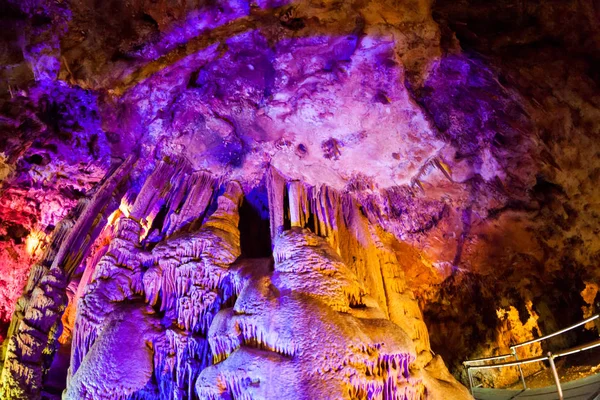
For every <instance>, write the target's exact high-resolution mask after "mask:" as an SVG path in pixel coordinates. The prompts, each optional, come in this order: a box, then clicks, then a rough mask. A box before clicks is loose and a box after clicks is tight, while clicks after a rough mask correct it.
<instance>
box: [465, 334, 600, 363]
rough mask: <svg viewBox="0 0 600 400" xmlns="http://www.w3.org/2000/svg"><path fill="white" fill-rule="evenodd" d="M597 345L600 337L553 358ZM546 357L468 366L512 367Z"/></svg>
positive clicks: (544, 359)
mask: <svg viewBox="0 0 600 400" xmlns="http://www.w3.org/2000/svg"><path fill="white" fill-rule="evenodd" d="M599 346H600V339H599V340H596V341H594V342H590V343H587V344H584V345H581V346H577V347H572V348H570V349H567V350H565V351H562V352H560V353H556V354H554V358H558V357H564V356H568V355H570V354H574V353H578V352H580V351H586V350H590V349H593V348H595V347H599ZM547 359H548V357H547V356H539V357H532V358H526V359H524V360H517V361H508V362H504V363H498V364H488V365H471V366H469V368H471V369H489V368H501V367H512V366H515V365H522V364H529V363H532V362H539V361H546V360H547Z"/></svg>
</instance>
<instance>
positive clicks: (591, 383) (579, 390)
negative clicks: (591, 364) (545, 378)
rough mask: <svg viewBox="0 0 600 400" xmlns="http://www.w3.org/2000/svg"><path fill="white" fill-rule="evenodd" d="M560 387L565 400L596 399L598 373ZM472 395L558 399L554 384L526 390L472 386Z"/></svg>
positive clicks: (481, 399)
mask: <svg viewBox="0 0 600 400" xmlns="http://www.w3.org/2000/svg"><path fill="white" fill-rule="evenodd" d="M562 388H563V396H564V399H565V400H596V399H598V398H600V374H595V375H591V376H588V377H586V378H582V379H578V380H576V381H571V382H567V383H565V384H563V385H562ZM473 396H474V397H475V399H477V400H509V399H531V400H556V399H558V394H557V393H556V389H555V387H554V385H552V386H547V387H543V388H536V389H527V390H514V389H486V388H474V389H473Z"/></svg>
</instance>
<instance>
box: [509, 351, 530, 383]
mask: <svg viewBox="0 0 600 400" xmlns="http://www.w3.org/2000/svg"><path fill="white" fill-rule="evenodd" d="M511 350H512V353H513V356H514V357H515V360H517V361H519V356H518V355H517V351H516V350H515V348H514V347H513V348H511ZM517 368H519V374H520V375H521V383H522V384H523V390H525V389H527V384H526V383H525V376H524V375H523V369H522V368H521V364H519V365H517Z"/></svg>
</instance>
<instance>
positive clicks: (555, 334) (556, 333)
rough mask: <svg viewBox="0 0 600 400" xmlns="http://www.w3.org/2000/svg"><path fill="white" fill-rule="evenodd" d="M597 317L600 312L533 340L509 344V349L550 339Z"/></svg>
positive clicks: (599, 315)
mask: <svg viewBox="0 0 600 400" xmlns="http://www.w3.org/2000/svg"><path fill="white" fill-rule="evenodd" d="M598 317H600V314H596V315H593V316H591V317H589V318H588V319H584V320H583V321H581V322H578V323H576V324H575V325H571V326H568V327H566V328H564V329H561V330H559V331H556V332H554V333H551V334H549V335H546V336H542V337H540V338H537V339H533V340H528V341H527V342H523V343H518V344H515V345H514V346H510V348H511V349H516V348H517V347H521V346H527V345H528V344H533V343H537V342H541V341H542V340H546V339H550V338H551V337H554V336H557V335H560V334H562V333H565V332H567V331H570V330H571V329H575V328H577V327H579V326H581V325H585V324H587V323H588V322H590V321H593V320H595V319H596V318H598Z"/></svg>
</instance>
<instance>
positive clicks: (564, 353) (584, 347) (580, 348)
mask: <svg viewBox="0 0 600 400" xmlns="http://www.w3.org/2000/svg"><path fill="white" fill-rule="evenodd" d="M598 317H600V314H596V315H593V316H591V317H590V318H587V319H585V320H583V321H581V322H578V323H576V324H574V325H571V326H569V327H566V328H564V329H561V330H559V331H556V332H554V333H551V334H549V335H546V336H542V337H540V338H537V339H533V340H528V341H526V342H522V343H518V344H516V345H513V346H510V349H511V352H512V353H511V354H503V355H500V356H493V357H485V358H478V359H474V360H466V361H464V362H463V365H465V366H466V367H467V374H468V376H469V386H470V389H471V394H472V393H473V376H472V374H471V370H475V369H490V368H502V367H511V366H517V367H519V373H520V375H521V382H522V383H523V389H527V385H526V384H525V377H524V375H523V370H522V369H521V365H523V364H528V363H533V362H541V361H546V360H548V361H549V363H550V367H551V368H552V375H553V376H554V381H555V383H556V391H557V393H558V398H559V400H563V393H562V387H561V385H560V379H559V377H558V372H557V370H556V365H555V364H554V359H555V358H559V357H564V356H568V355H571V354H575V353H579V352H581V351H586V350H590V349H593V348H595V347H600V339H598V340H596V341H594V342H590V343H586V344H583V345H580V346H576V347H572V348H570V349H567V350H563V351H561V352H558V353H556V354H552V352H548V353H547V356H538V357H531V358H526V359H524V360H519V357H518V356H517V353H516V349H517V348H519V347H522V346H526V345H528V344H533V343H537V342H541V341H543V340H546V339H549V338H551V337H554V336H557V335H560V334H562V333H565V332H567V331H570V330H571V329H574V328H577V327H579V326H581V325H585V324H587V323H588V322H590V321H593V320H595V319H596V318H598ZM508 357H515V360H514V361H507V362H503V363H496V364H485V365H471V364H472V363H476V362H484V361H491V360H498V359H504V358H508Z"/></svg>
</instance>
